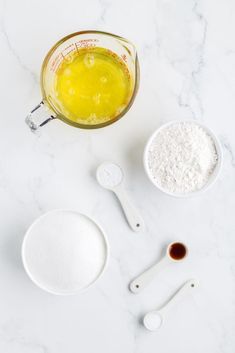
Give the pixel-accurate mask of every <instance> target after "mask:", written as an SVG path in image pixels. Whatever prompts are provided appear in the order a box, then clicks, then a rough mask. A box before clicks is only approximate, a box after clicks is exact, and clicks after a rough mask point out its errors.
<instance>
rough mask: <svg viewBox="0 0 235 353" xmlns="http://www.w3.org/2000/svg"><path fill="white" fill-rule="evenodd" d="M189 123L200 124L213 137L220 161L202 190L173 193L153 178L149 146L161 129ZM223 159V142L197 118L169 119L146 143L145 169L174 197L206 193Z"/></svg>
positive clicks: (153, 180)
mask: <svg viewBox="0 0 235 353" xmlns="http://www.w3.org/2000/svg"><path fill="white" fill-rule="evenodd" d="M183 122H185V123H187V122H190V123H194V124H196V125H198V126H200V127H201V128H203V129H204V130H205V131H206V132H207V133H208V134H209V135H210V136H211V138H212V140H213V142H214V144H215V148H216V152H217V155H218V161H217V164H216V167H215V169H214V171H213V173H212V174H211V176H210V178H209V180H208V182H207V183H206V184H205V185H204V186H203V187H202V188H201V189H200V190H196V191H192V192H189V193H183V194H180V193H173V192H170V191H168V190H166V189H164V188H163V187H162V186H161V185H159V184H158V183H156V180H155V179H154V178H153V176H152V173H151V172H150V170H149V166H148V153H149V148H150V146H151V144H152V142H153V140H154V139H155V137H156V136H157V135H158V133H159V132H160V131H162V130H163V129H165V128H167V127H168V126H170V125H174V124H179V123H183ZM222 159H223V154H222V148H221V144H220V142H219V140H218V138H217V137H216V135H215V134H214V133H213V131H211V129H209V128H208V127H207V126H205V125H204V124H202V123H200V122H198V121H196V120H190V119H185V120H171V121H169V122H168V123H165V124H162V125H161V126H160V127H159V128H157V129H156V130H155V131H154V132H153V133H152V135H151V136H150V137H149V139H148V141H147V143H146V146H145V149H144V158H143V160H144V169H145V172H146V174H147V176H148V178H149V180H150V181H151V182H152V183H153V184H154V185H155V186H156V187H157V188H158V189H159V190H161V191H162V192H163V193H164V194H167V195H170V196H174V197H177V198H186V197H191V196H196V195H199V194H202V193H204V192H205V191H206V190H208V189H209V188H210V187H211V186H212V185H213V184H214V183H215V181H216V180H217V178H218V175H219V173H220V170H221V166H222Z"/></svg>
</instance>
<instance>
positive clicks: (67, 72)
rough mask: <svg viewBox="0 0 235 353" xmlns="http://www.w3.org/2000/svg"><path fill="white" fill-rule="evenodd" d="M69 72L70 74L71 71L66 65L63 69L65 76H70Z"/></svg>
mask: <svg viewBox="0 0 235 353" xmlns="http://www.w3.org/2000/svg"><path fill="white" fill-rule="evenodd" d="M71 74H72V71H71V70H70V69H69V68H68V67H67V68H66V69H64V75H65V76H70V75H71Z"/></svg>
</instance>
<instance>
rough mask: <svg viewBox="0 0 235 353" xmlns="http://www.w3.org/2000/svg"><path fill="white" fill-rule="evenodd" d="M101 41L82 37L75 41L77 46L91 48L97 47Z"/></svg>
mask: <svg viewBox="0 0 235 353" xmlns="http://www.w3.org/2000/svg"><path fill="white" fill-rule="evenodd" d="M97 42H99V40H98V39H81V40H79V41H78V42H76V43H75V45H76V48H77V49H78V48H90V47H96V44H95V43H97Z"/></svg>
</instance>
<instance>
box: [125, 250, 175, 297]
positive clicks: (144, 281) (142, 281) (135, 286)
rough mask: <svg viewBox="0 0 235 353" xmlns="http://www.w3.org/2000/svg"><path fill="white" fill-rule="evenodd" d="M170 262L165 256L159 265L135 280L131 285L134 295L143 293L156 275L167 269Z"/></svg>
mask: <svg viewBox="0 0 235 353" xmlns="http://www.w3.org/2000/svg"><path fill="white" fill-rule="evenodd" d="M169 262H170V260H169V258H168V257H167V256H164V257H163V258H162V259H161V260H160V261H159V262H158V263H156V264H155V265H154V266H152V267H150V268H149V269H148V270H146V271H145V272H143V273H142V274H141V275H140V276H138V277H137V278H135V279H134V280H133V281H132V282H131V283H130V290H131V292H132V293H135V294H137V293H139V292H141V291H142V290H143V289H144V288H145V287H147V285H148V284H149V283H150V282H151V281H152V280H153V278H154V277H155V276H156V274H157V273H158V272H159V271H160V270H161V269H162V268H163V267H165V266H166V265H167V264H168V263H169Z"/></svg>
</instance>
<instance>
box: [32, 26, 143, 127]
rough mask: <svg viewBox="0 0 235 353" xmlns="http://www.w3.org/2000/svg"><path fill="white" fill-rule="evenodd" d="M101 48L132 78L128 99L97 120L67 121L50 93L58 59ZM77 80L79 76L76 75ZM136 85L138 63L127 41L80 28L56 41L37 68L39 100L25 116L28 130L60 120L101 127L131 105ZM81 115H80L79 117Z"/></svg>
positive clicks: (69, 58) (73, 123)
mask: <svg viewBox="0 0 235 353" xmlns="http://www.w3.org/2000/svg"><path fill="white" fill-rule="evenodd" d="M94 48H103V49H105V51H106V53H107V54H108V55H111V56H113V55H114V56H115V57H116V58H118V60H119V63H120V65H122V66H123V68H126V71H127V72H128V74H129V79H131V80H132V85H131V92H130V96H129V101H128V102H127V103H126V104H125V106H124V107H123V109H122V110H121V111H120V113H118V114H117V115H115V116H114V117H111V118H110V119H109V120H107V121H105V122H101V123H94V124H93V123H87V122H86V120H84V123H82V122H81V120H80V121H79V122H76V121H74V120H71V119H69V118H68V116H66V114H64V113H63V112H62V109H61V105H60V101H59V99H58V98H57V97H56V95H55V93H54V85H55V79H56V73H57V70H58V69H59V67H60V65H61V63H62V62H64V61H67V62H71V60H72V58H73V56H74V54H75V53H76V52H79V50H81V49H88V50H89V49H91V50H94ZM78 79H79V77H78ZM138 86H139V64H138V57H137V53H136V49H135V47H134V46H133V44H132V43H130V42H129V41H128V40H126V39H124V38H122V37H119V36H117V35H114V34H110V33H107V32H100V31H82V32H76V33H73V34H70V35H68V36H66V37H64V38H62V39H61V40H60V41H58V42H57V43H56V44H55V45H54V46H53V47H52V48H51V50H50V51H49V52H48V54H47V55H46V57H45V59H44V62H43V64H42V69H41V92H42V101H41V103H39V104H38V105H37V106H36V107H35V108H34V109H33V110H32V111H31V112H30V114H29V115H28V116H27V117H26V123H27V124H28V126H29V127H30V129H31V130H32V131H36V130H37V129H38V128H40V127H42V126H44V125H45V124H46V123H48V122H49V121H51V120H54V119H60V120H62V121H63V122H65V123H66V124H69V125H72V126H74V127H78V128H83V129H95V128H101V127H104V126H107V125H110V124H112V123H114V122H115V121H117V120H119V119H120V118H121V117H122V116H123V115H124V114H125V113H126V112H127V111H128V110H129V109H130V107H131V105H132V103H133V101H134V99H135V96H136V93H137V90H138ZM81 118H82V117H81Z"/></svg>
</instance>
